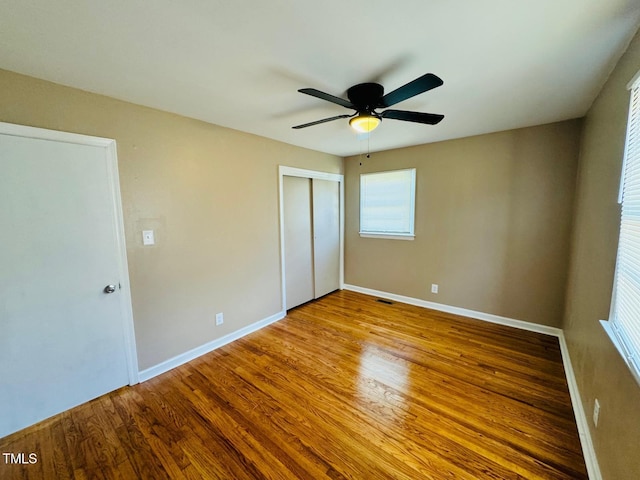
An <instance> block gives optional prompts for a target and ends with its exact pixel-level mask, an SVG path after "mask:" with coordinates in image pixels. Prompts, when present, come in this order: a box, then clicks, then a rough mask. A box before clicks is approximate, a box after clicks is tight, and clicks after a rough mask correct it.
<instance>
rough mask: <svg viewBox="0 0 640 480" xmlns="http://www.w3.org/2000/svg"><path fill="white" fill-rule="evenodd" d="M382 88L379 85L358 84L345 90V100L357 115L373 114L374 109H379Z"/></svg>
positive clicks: (382, 92) (382, 93)
mask: <svg viewBox="0 0 640 480" xmlns="http://www.w3.org/2000/svg"><path fill="white" fill-rule="evenodd" d="M383 96H384V87H383V86H382V85H380V84H379V83H360V84H358V85H354V86H353V87H351V88H350V89H349V90H347V98H349V101H350V102H351V103H353V105H354V106H355V107H356V110H358V112H359V113H368V114H369V115H372V114H374V113H373V110H374V109H375V108H378V107H381V106H382V105H381V100H382V97H383Z"/></svg>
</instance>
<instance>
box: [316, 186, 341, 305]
mask: <svg viewBox="0 0 640 480" xmlns="http://www.w3.org/2000/svg"><path fill="white" fill-rule="evenodd" d="M312 190H313V202H312V203H313V265H314V287H315V291H314V294H315V298H319V297H322V296H323V295H326V294H327V293H330V292H333V291H335V290H338V289H339V288H340V184H339V183H338V182H334V181H330V180H321V179H317V178H314V179H313V180H312Z"/></svg>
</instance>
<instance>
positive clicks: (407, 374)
mask: <svg viewBox="0 0 640 480" xmlns="http://www.w3.org/2000/svg"><path fill="white" fill-rule="evenodd" d="M0 452H11V453H14V454H17V453H20V452H22V453H25V454H26V455H27V456H26V457H25V459H26V460H27V461H28V454H29V453H35V454H36V455H37V463H33V464H28V465H15V464H6V463H5V458H0V478H2V479H14V478H16V479H17V478H28V479H31V478H37V479H41V478H45V479H54V478H60V479H65V478H78V479H85V478H125V479H129V478H144V479H154V478H158V479H159V478H188V479H200V478H221V479H263V478H270V479H288V478H291V479H322V478H331V479H343V478H354V479H383V478H398V479H410V480H416V479H423V478H424V479H438V480H440V479H449V478H455V479H485V478H488V479H512V478H523V479H538V478H545V479H551V478H553V479H585V478H587V474H586V470H585V465H584V460H583V457H582V453H581V448H580V443H579V439H578V433H577V429H576V424H575V420H574V416H573V412H572V409H571V401H570V398H569V393H568V389H567V384H566V381H565V377H564V371H563V366H562V360H561V356H560V349H559V346H558V341H557V339H556V338H554V337H550V336H545V335H540V334H536V333H531V332H526V331H521V330H515V329H512V328H508V327H503V326H499V325H493V324H490V323H485V322H481V321H477V320H470V319H466V318H463V317H458V316H455V315H449V314H445V313H440V312H435V311H431V310H425V309H422V308H418V307H413V306H408V305H403V304H400V303H394V304H392V305H387V304H384V303H380V302H377V301H376V299H375V298H374V297H369V296H365V295H361V294H357V293H353V292H347V291H342V292H336V293H334V294H331V295H329V296H327V297H324V298H322V299H320V300H319V301H315V302H311V303H309V304H306V305H303V306H301V307H299V308H297V309H294V310H292V311H290V312H289V315H288V316H287V317H286V318H285V319H283V320H281V321H280V322H277V323H275V324H273V325H271V326H269V327H267V328H265V329H263V330H261V331H259V332H256V333H254V334H251V335H249V336H247V337H244V338H242V339H240V340H238V341H236V342H234V343H232V344H230V345H227V346H225V347H222V348H220V349H218V350H216V351H214V352H212V353H210V354H207V355H205V356H203V357H200V358H199V359H197V360H195V361H192V362H190V363H188V364H186V365H183V366H181V367H179V368H176V369H174V370H172V371H171V372H168V373H166V374H164V375H161V376H159V377H156V378H154V379H152V380H149V381H147V382H145V383H143V384H140V385H136V386H134V387H126V388H123V389H121V390H118V391H116V392H113V393H111V394H108V395H105V396H103V397H100V398H98V399H96V400H94V401H92V402H89V403H87V404H85V405H81V406H80V407H77V408H74V409H73V410H70V411H68V412H65V413H62V414H60V415H58V416H56V417H53V418H52V419H49V420H47V421H45V422H43V423H41V424H39V425H36V426H34V427H30V428H28V429H26V430H24V431H22V432H18V433H16V434H14V435H11V436H9V437H5V438H4V439H0Z"/></svg>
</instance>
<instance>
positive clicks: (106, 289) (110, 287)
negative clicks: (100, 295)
mask: <svg viewBox="0 0 640 480" xmlns="http://www.w3.org/2000/svg"><path fill="white" fill-rule="evenodd" d="M115 291H116V286H115V285H107V286H106V287H104V293H113V292H115Z"/></svg>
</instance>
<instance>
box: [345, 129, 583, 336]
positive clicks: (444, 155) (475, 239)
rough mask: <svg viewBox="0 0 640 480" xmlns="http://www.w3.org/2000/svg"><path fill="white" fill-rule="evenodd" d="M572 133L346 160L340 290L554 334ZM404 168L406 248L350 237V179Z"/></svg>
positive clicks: (467, 141) (529, 133)
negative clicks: (408, 215)
mask: <svg viewBox="0 0 640 480" xmlns="http://www.w3.org/2000/svg"><path fill="white" fill-rule="evenodd" d="M580 127H581V124H580V122H579V121H577V120H574V121H568V122H562V123H554V124H550V125H543V126H539V127H533V128H525V129H520V130H512V131H506V132H500V133H495V134H490V135H481V136H476V137H469V138H464V139H459V140H451V141H447V142H440V143H432V144H428V145H421V146H417V147H410V148H403V149H399V150H391V151H386V152H380V153H375V154H372V155H371V158H370V159H367V158H365V157H351V158H347V159H346V160H345V177H346V178H345V184H346V196H347V198H346V240H345V241H346V247H345V250H346V252H345V257H346V264H345V282H346V283H348V284H353V285H357V286H361V287H368V288H373V289H377V290H382V291H386V292H391V293H396V294H401V295H406V296H409V297H414V298H419V299H423V300H428V301H432V302H437V303H441V304H446V305H452V306H456V307H462V308H466V309H471V310H477V311H481V312H484V313H491V314H495V315H501V316H505V317H510V318H514V319H518V320H525V321H529V322H535V323H540V324H544V325H551V326H560V323H561V321H562V313H563V307H564V294H565V284H566V273H567V265H568V256H569V243H570V242H569V238H570V229H571V216H572V211H573V196H574V185H575V176H576V166H577V158H578V144H579V135H580ZM410 167H415V168H416V175H417V182H416V184H417V186H416V222H415V233H416V238H415V240H414V241H405V240H383V239H373V238H360V237H359V235H358V226H359V217H358V215H359V174H360V173H366V172H374V171H383V170H393V169H399V168H410ZM432 283H437V284H438V285H439V293H438V294H432V293H431V284H432Z"/></svg>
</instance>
